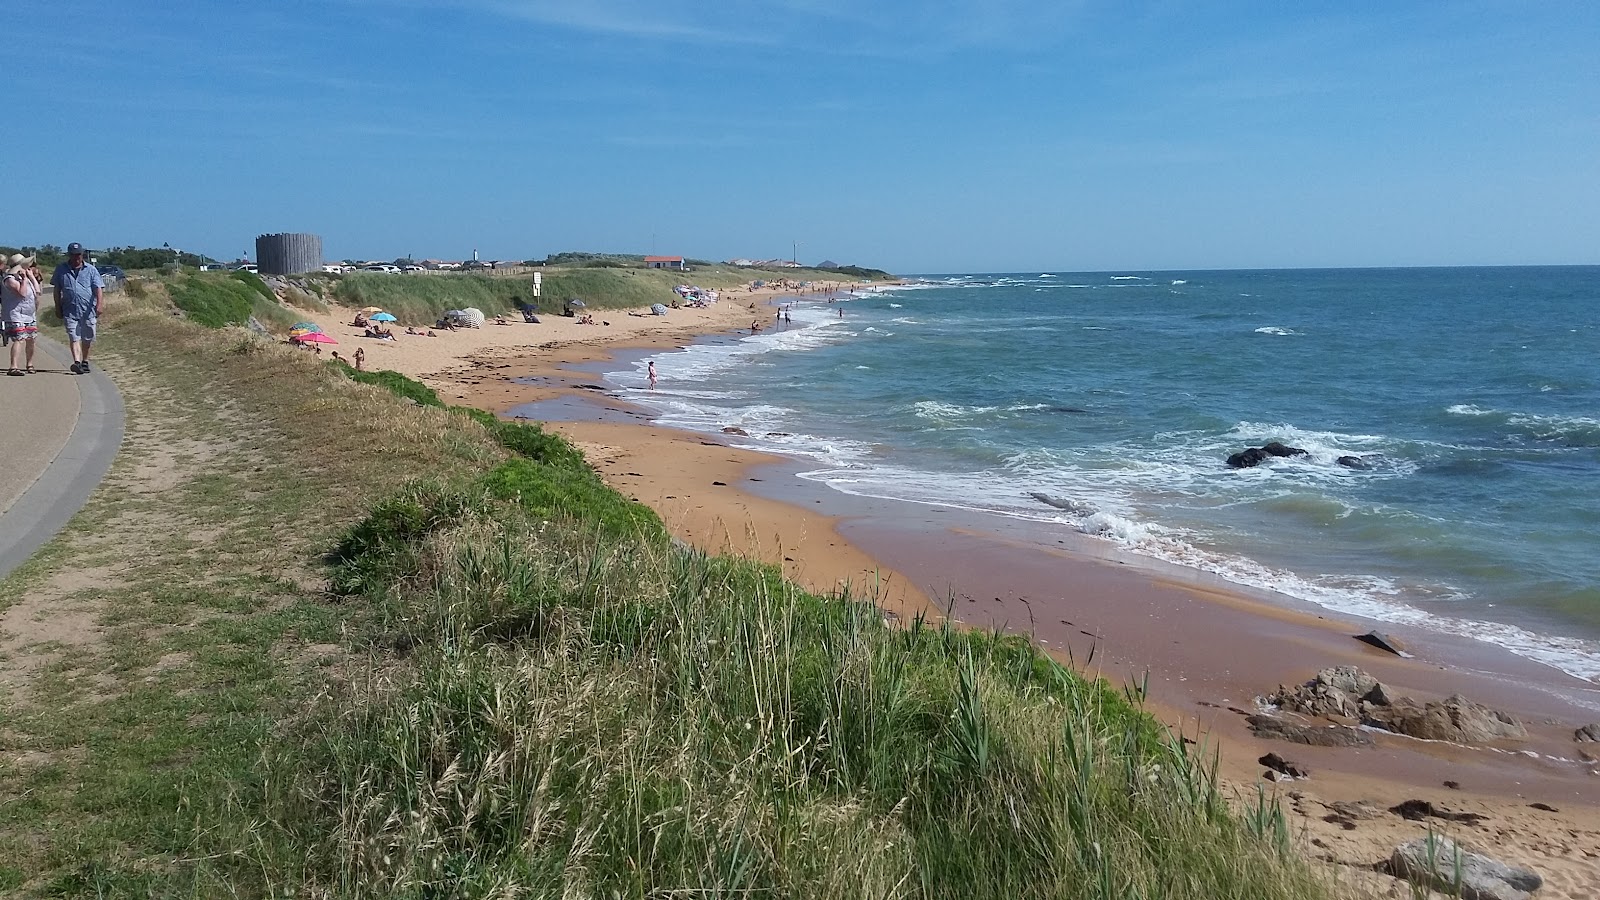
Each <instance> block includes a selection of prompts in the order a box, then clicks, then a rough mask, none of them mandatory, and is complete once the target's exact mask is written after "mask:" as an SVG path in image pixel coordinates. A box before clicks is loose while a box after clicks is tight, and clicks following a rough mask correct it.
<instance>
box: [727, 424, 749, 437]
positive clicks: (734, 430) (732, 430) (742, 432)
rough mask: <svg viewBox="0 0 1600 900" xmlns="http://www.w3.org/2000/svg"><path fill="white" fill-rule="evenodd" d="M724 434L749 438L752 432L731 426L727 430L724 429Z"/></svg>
mask: <svg viewBox="0 0 1600 900" xmlns="http://www.w3.org/2000/svg"><path fill="white" fill-rule="evenodd" d="M722 433H723V434H736V435H738V436H739V437H749V436H750V432H748V431H745V430H744V429H743V428H737V427H735V426H733V425H729V426H727V427H726V428H724V429H722Z"/></svg>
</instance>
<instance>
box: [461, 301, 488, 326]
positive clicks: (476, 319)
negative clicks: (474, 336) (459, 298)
mask: <svg viewBox="0 0 1600 900" xmlns="http://www.w3.org/2000/svg"><path fill="white" fill-rule="evenodd" d="M461 318H462V319H463V320H465V321H467V322H469V323H471V325H472V327H473V328H482V327H483V323H484V322H485V321H486V317H485V316H484V314H483V310H481V309H478V308H477V307H474V306H469V307H467V308H466V309H463V310H462V311H461Z"/></svg>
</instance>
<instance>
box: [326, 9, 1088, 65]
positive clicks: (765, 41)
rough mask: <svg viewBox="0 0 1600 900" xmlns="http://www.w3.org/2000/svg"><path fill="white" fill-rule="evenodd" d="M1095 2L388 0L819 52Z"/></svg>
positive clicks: (965, 32) (947, 35)
mask: <svg viewBox="0 0 1600 900" xmlns="http://www.w3.org/2000/svg"><path fill="white" fill-rule="evenodd" d="M352 2H376V0H352ZM1086 2H1087V0H1054V2H1050V0H932V2H922V3H908V2H888V3H880V4H876V5H874V4H863V3H859V2H843V0H752V2H727V0H723V2H710V3H707V2H690V0H656V2H644V0H583V2H577V0H388V2H386V3H385V4H384V5H388V6H393V5H400V6H409V7H413V8H430V7H431V8H439V9H453V10H458V11H459V10H475V11H478V12H481V13H486V14H489V15H496V16H501V17H504V18H507V19H513V20H517V21H522V22H527V23H531V24H535V25H545V26H549V27H552V28H558V29H570V30H573V31H579V32H584V33H589V34H596V35H604V36H612V37H618V38H638V39H654V40H669V41H677V42H682V43H685V44H691V45H695V44H698V45H707V46H715V45H746V46H752V47H779V46H783V47H788V48H793V49H795V50H797V51H799V52H804V53H808V54H814V55H818V56H825V55H850V56H877V57H886V58H908V57H915V56H926V55H930V54H941V53H948V52H954V51H958V50H961V49H964V48H973V47H1022V46H1029V45H1037V44H1039V43H1041V42H1045V41H1050V40H1053V39H1054V38H1056V37H1058V36H1060V35H1062V34H1064V33H1065V32H1066V31H1067V30H1069V28H1070V26H1071V24H1072V22H1073V21H1074V20H1075V18H1076V17H1077V16H1078V14H1079V12H1080V10H1081V9H1082V7H1083V6H1084V5H1085V4H1086Z"/></svg>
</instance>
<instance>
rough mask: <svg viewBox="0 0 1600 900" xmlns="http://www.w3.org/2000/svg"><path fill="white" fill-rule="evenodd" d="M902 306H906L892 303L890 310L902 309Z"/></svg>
mask: <svg viewBox="0 0 1600 900" xmlns="http://www.w3.org/2000/svg"><path fill="white" fill-rule="evenodd" d="M902 306H904V304H901V303H891V304H889V308H890V309H900V308H901V307H902Z"/></svg>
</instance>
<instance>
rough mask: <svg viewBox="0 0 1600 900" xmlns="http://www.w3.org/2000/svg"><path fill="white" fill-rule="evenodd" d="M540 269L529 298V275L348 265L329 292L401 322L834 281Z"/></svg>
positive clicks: (626, 304)
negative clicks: (519, 304)
mask: <svg viewBox="0 0 1600 900" xmlns="http://www.w3.org/2000/svg"><path fill="white" fill-rule="evenodd" d="M541 273H542V275H543V288H542V292H541V293H542V296H541V297H540V298H539V299H538V300H536V301H535V300H534V299H533V278H532V275H531V274H518V275H479V274H467V273H432V274H427V275H382V274H378V273H367V272H354V273H351V274H349V275H346V276H344V277H343V278H341V279H340V280H339V282H338V284H337V286H336V287H335V288H334V297H335V298H337V299H338V301H339V302H340V303H343V304H344V305H345V306H350V307H355V308H358V309H359V308H361V307H366V306H381V307H383V308H384V309H386V310H388V311H389V312H391V313H393V314H394V315H395V316H396V317H397V318H398V319H399V320H400V322H401V323H403V324H407V325H421V324H431V323H432V322H433V321H434V320H435V319H437V318H438V316H439V313H441V312H443V311H444V310H446V309H460V308H464V307H468V306H475V307H477V308H478V309H481V310H483V311H484V312H485V313H488V314H490V315H493V314H494V313H498V312H506V311H509V310H511V309H512V308H513V303H512V301H511V298H512V297H513V296H515V297H519V298H521V299H522V300H524V301H531V302H534V303H536V305H537V306H538V308H539V310H540V312H542V313H545V312H559V311H560V309H561V305H562V302H563V301H564V300H566V299H567V298H568V297H578V298H580V299H582V300H583V301H584V302H585V303H586V304H588V305H589V306H591V307H593V308H595V309H638V308H641V307H645V306H649V305H650V304H652V303H670V302H672V299H673V293H672V289H673V287H674V286H676V285H680V284H696V285H699V286H701V287H707V288H716V289H727V288H734V287H741V286H743V285H745V284H747V283H749V282H750V281H753V280H758V279H760V280H777V279H780V278H789V279H791V280H793V281H808V280H814V281H839V280H841V278H842V276H840V275H838V274H837V273H828V272H819V271H814V270H811V269H793V270H788V271H780V272H769V271H763V270H754V269H736V268H732V267H711V268H705V269H697V270H695V271H693V272H673V271H670V270H664V269H614V268H549V269H543V270H541Z"/></svg>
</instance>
